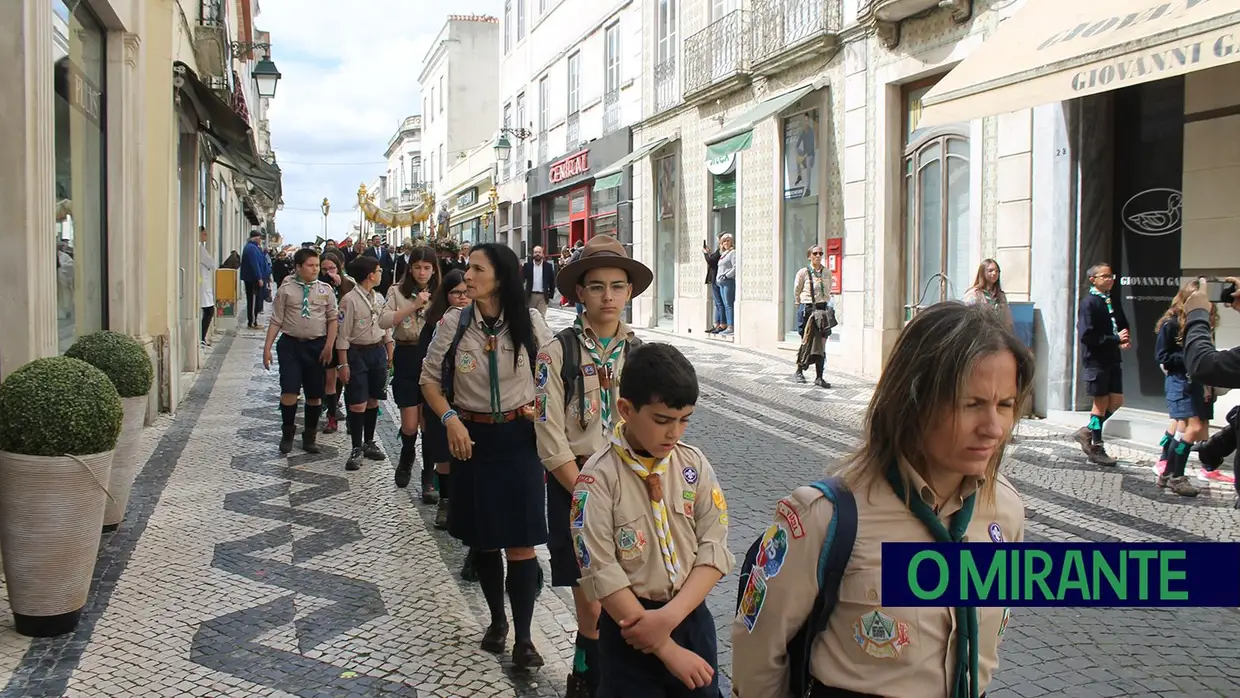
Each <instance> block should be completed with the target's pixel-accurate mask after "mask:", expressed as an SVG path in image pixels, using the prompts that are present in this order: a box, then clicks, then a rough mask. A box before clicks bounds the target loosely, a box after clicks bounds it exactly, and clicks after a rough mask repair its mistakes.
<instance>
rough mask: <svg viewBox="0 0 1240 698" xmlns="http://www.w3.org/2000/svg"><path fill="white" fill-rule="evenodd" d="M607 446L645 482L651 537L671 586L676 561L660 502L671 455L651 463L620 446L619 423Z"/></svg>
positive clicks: (677, 566) (676, 570)
mask: <svg viewBox="0 0 1240 698" xmlns="http://www.w3.org/2000/svg"><path fill="white" fill-rule="evenodd" d="M611 447H612V449H614V450H615V452H616V455H618V456H620V460H621V461H623V462H624V464H625V465H627V466H629V469H630V470H632V471H633V472H635V473H637V477H639V478H641V479H642V482H644V483H646V492H648V493H649V495H650V509H651V511H653V512H654V523H655V537H656V538H658V540H659V552H661V553H662V554H663V567H664V568H665V569H667V576H668V577H670V578H671V580H672V584H673V585H674V584H676V577H677V576H679V575H680V561H679V560H678V559H677V558H676V544H675V543H674V542H673V541H672V527H671V523H670V517H669V515H668V511H667V505H666V504H664V503H663V482H662V479H663V476H664V475H666V474H667V466H668V462H669V461H670V460H671V456H670V455H668V456H665V457H664V458H662V459H660V460H659V461H658V462H655V461H654V459H653V458H649V457H645V458H643V457H642V456H639V455H637V454H635V453H633V452H632V451H630V450H629V448H628V447H627V446H625V445H624V421H623V420H622V421H620V422H619V423H617V424H616V427H615V429H613V430H612V432H611Z"/></svg>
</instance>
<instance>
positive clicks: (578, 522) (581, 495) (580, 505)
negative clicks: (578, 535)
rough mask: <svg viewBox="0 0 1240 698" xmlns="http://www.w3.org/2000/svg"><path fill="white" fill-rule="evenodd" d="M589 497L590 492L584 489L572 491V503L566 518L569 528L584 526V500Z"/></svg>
mask: <svg viewBox="0 0 1240 698" xmlns="http://www.w3.org/2000/svg"><path fill="white" fill-rule="evenodd" d="M589 498H590V493H589V492H585V491H580V492H574V493H573V505H572V507H571V508H570V509H569V512H568V520H569V527H570V528H585V526H586V500H587V499H589Z"/></svg>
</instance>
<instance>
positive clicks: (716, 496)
mask: <svg viewBox="0 0 1240 698" xmlns="http://www.w3.org/2000/svg"><path fill="white" fill-rule="evenodd" d="M710 496H711V499H713V500H714V501H715V508H716V509H718V510H719V511H727V510H728V500H726V499H724V498H723V490H721V489H719V488H718V487H715V488H714V489H713V490H711V491H710Z"/></svg>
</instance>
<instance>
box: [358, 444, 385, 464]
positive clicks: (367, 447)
mask: <svg viewBox="0 0 1240 698" xmlns="http://www.w3.org/2000/svg"><path fill="white" fill-rule="evenodd" d="M362 455H364V456H366V457H367V458H369V459H370V460H387V454H386V453H384V452H383V449H381V448H379V444H377V443H375V442H374V441H367V442H366V443H364V444H362Z"/></svg>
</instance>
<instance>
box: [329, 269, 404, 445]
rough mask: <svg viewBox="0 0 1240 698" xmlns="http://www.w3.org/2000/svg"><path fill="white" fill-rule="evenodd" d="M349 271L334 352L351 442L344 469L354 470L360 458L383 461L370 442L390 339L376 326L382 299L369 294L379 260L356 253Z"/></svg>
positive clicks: (380, 271) (372, 292)
mask: <svg viewBox="0 0 1240 698" xmlns="http://www.w3.org/2000/svg"><path fill="white" fill-rule="evenodd" d="M349 272H350V274H352V276H353V278H354V280H355V284H356V285H354V287H353V290H352V291H349V292H348V293H346V294H345V296H344V298H342V299H341V301H340V332H339V334H338V335H337V337H336V353H337V355H338V356H339V361H340V368H339V369H338V373H339V374H340V378H341V380H343V381H344V399H345V404H346V405H348V408H349V414H348V420H349V436H350V437H351V439H352V443H353V448H352V450H351V451H350V452H349V459H348V460H347V461H345V465H344V467H345V470H357V469H359V468H361V467H362V459H363V458H369V459H370V460H383V459H384V458H386V457H387V456H386V455H385V454H384V453H383V449H381V448H379V444H377V443H375V426H376V425H377V424H378V422H379V400H381V399H383V396H384V394H385V392H386V388H387V369H388V352H387V345H388V343H390V342H391V339H392V337H391V332H390V331H388V330H384V329H383V328H382V327H380V326H379V315H380V314H381V313H382V311H383V299H382V298H381V297H379V296H378V294H376V293H375V290H374V288H375V286H378V285H379V281H380V280H381V279H382V275H383V269H382V268H381V267H380V266H379V260H377V259H375V258H374V257H369V256H364V255H359V256H358V257H356V258H355V259H354V260H353V261H352V262H349Z"/></svg>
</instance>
